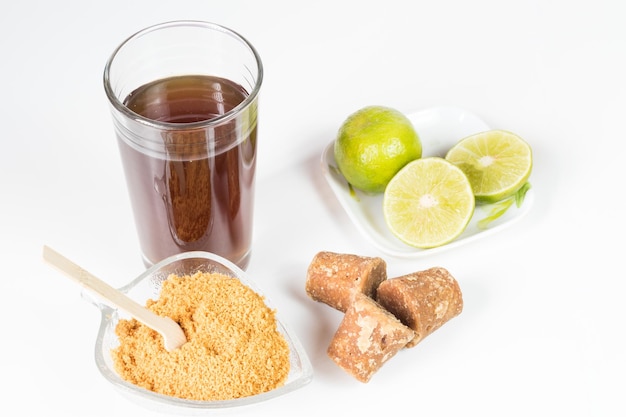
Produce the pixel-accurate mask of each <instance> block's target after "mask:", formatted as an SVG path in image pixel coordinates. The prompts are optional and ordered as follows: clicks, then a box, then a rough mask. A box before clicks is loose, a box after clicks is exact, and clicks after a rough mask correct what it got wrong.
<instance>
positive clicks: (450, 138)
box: [321, 107, 534, 258]
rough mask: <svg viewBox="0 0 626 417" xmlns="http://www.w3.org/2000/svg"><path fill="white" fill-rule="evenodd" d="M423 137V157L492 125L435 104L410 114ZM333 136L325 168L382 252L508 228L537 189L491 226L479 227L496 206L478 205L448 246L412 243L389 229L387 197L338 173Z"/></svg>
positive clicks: (399, 252) (406, 253)
mask: <svg viewBox="0 0 626 417" xmlns="http://www.w3.org/2000/svg"><path fill="white" fill-rule="evenodd" d="M407 117H408V118H409V119H410V120H411V122H412V123H413V126H414V127H415V130H416V131H417V133H418V134H419V136H420V139H421V141H422V156H423V157H427V156H440V157H444V156H445V154H446V152H447V151H448V149H450V148H451V147H452V146H453V145H455V144H456V143H457V142H458V141H459V140H461V139H463V138H464V137H466V136H469V135H472V134H474V133H479V132H484V131H486V130H489V129H490V128H489V126H487V124H486V123H485V122H483V121H482V120H481V119H479V118H478V117H477V116H475V115H474V114H472V113H470V112H468V111H466V110H463V109H460V108H456V107H435V108H431V109H426V110H422V111H419V112H416V113H412V114H408V115H407ZM333 146H334V141H333V142H331V143H330V144H329V145H328V146H327V147H326V149H324V152H323V154H322V162H321V165H322V172H323V174H324V177H325V178H326V181H328V184H329V185H330V188H331V189H332V190H333V192H334V193H335V195H336V196H337V199H338V200H339V202H340V203H341V206H342V207H343V208H344V210H345V211H346V213H347V214H348V217H350V219H351V220H352V222H353V223H354V225H355V226H356V228H357V229H358V230H359V232H361V234H362V235H363V236H364V237H365V238H367V239H368V240H369V241H370V242H371V243H372V244H373V245H374V246H376V247H377V248H378V249H380V250H381V251H382V252H384V253H386V254H388V255H392V256H396V257H404V258H417V257H422V256H425V255H428V254H432V253H435V252H441V251H444V250H447V249H451V248H454V247H457V246H460V245H463V244H466V243H469V242H472V241H475V240H476V239H481V238H484V237H487V236H490V235H491V234H492V233H495V232H497V231H499V230H502V229H503V228H504V227H506V226H509V225H511V224H513V223H514V222H516V221H518V220H520V219H521V218H522V217H523V216H524V215H526V213H528V211H529V210H530V208H531V206H532V204H533V200H534V193H533V190H532V188H531V189H530V190H528V192H527V193H526V196H525V198H524V201H523V204H522V205H521V207H517V206H516V205H515V204H512V205H511V206H510V207H509V209H508V210H507V211H506V213H504V215H502V216H501V217H499V218H498V219H497V220H495V221H493V222H491V223H489V225H488V227H487V228H480V227H479V226H478V222H480V221H481V220H482V219H484V218H485V217H487V216H489V214H490V213H491V212H492V210H494V209H495V207H494V205H489V204H488V205H477V206H476V210H475V211H474V216H473V217H472V220H471V221H470V223H469V225H468V226H467V228H466V229H465V231H464V232H463V233H462V234H461V235H460V236H459V237H458V238H457V239H455V240H454V241H452V242H451V243H448V244H447V245H443V246H439V247H437V248H432V249H418V248H414V247H411V246H409V245H407V244H405V243H404V242H402V241H400V240H399V239H398V238H397V237H395V236H394V235H393V234H392V233H391V231H390V230H389V229H388V228H387V225H386V223H385V219H384V216H383V208H382V206H383V196H382V194H378V195H369V194H365V193H362V192H360V191H359V190H356V189H353V188H351V187H350V186H349V185H348V183H347V182H346V180H345V178H344V177H343V176H342V175H341V173H340V172H339V169H338V168H337V164H336V162H335V157H334V150H333Z"/></svg>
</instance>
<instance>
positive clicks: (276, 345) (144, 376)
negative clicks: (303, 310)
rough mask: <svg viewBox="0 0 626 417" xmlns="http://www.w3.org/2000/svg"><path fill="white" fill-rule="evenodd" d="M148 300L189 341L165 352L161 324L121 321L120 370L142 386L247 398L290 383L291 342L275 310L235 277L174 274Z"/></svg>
mask: <svg viewBox="0 0 626 417" xmlns="http://www.w3.org/2000/svg"><path fill="white" fill-rule="evenodd" d="M146 306H147V307H148V308H149V309H151V310H152V311H154V312H155V313H157V314H159V315H161V316H167V317H171V318H172V319H173V320H174V321H176V322H177V323H179V324H180V326H181V327H182V329H183V331H184V332H185V335H186V336H187V343H185V344H184V345H183V346H181V347H180V348H179V349H176V350H174V351H171V352H169V351H167V350H166V349H165V348H164V346H163V338H162V337H161V335H160V334H158V333H157V332H156V331H154V330H152V329H150V328H148V327H147V326H145V325H143V324H141V323H139V322H138V321H136V320H135V319H130V320H120V321H119V323H118V324H117V327H116V334H117V336H118V338H119V340H120V345H119V346H118V347H116V348H115V349H113V350H112V356H113V361H114V363H115V369H116V371H117V372H118V373H119V374H120V376H121V377H122V378H123V379H125V380H127V381H129V382H131V383H133V384H136V385H139V386H141V387H144V388H146V389H148V390H151V391H154V392H158V393H161V394H165V395H169V396H173V397H179V398H185V399H192V400H203V401H214V400H228V399H235V398H241V397H247V396H250V395H255V394H259V393H263V392H266V391H269V390H272V389H274V388H276V387H279V386H281V385H283V384H284V383H285V381H286V380H287V376H288V374H289V346H288V345H287V342H286V341H285V339H284V337H283V335H282V334H281V333H280V332H278V330H277V327H276V317H275V311H274V310H272V309H270V308H269V307H267V305H266V304H265V302H264V299H263V297H262V296H260V295H259V294H257V293H256V292H254V291H253V290H252V289H251V288H250V287H248V286H246V285H244V284H243V283H241V281H239V280H238V279H236V278H232V277H228V276H225V275H221V274H213V273H202V272H199V273H196V274H194V275H188V276H180V277H179V276H175V275H172V276H170V277H169V278H168V279H167V280H166V281H165V282H164V283H163V287H162V290H161V294H160V296H159V299H158V300H156V301H155V300H148V302H147V303H146Z"/></svg>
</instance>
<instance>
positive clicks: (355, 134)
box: [334, 106, 422, 194]
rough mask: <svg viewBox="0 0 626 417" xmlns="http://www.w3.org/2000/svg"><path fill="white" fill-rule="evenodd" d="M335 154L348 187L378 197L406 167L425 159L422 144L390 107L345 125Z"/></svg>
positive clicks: (367, 111)
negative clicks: (416, 160)
mask: <svg viewBox="0 0 626 417" xmlns="http://www.w3.org/2000/svg"><path fill="white" fill-rule="evenodd" d="M334 154H335V161H336V162H337V165H338V168H339V170H340V171H341V173H342V174H343V176H344V177H345V178H346V181H348V183H350V184H351V185H352V186H353V187H355V188H358V189H360V190H362V191H365V192H367V193H371V194H376V193H382V192H383V191H384V190H385V187H386V186H387V184H388V183H389V181H390V180H391V178H393V176H394V175H395V174H396V173H397V172H398V171H399V170H400V169H401V168H402V167H403V166H405V165H406V164H407V163H409V162H410V161H413V160H415V159H418V158H420V157H421V156H422V143H421V141H420V138H419V136H418V134H417V132H416V131H415V128H414V127H413V124H412V123H411V121H410V120H409V119H408V118H407V117H406V116H405V115H404V114H403V113H401V112H399V111H398V110H395V109H392V108H389V107H383V106H368V107H364V108H362V109H360V110H358V111H356V112H355V113H353V114H351V115H350V116H348V118H347V119H346V120H345V121H344V122H343V124H342V125H341V127H340V128H339V132H338V133H337V138H336V140H335V145H334Z"/></svg>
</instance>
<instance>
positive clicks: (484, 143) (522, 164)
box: [446, 130, 533, 203]
mask: <svg viewBox="0 0 626 417" xmlns="http://www.w3.org/2000/svg"><path fill="white" fill-rule="evenodd" d="M446 159H447V160H448V161H450V162H452V163H453V164H454V165H456V166H458V167H459V168H460V169H461V170H462V171H463V172H465V175H467V178H469V181H470V184H471V185H472V189H473V190H474V195H475V196H476V201H477V202H483V203H495V202H497V201H500V200H503V199H505V198H507V197H509V196H511V195H513V194H515V192H517V191H518V190H519V189H520V188H521V187H522V186H523V185H524V184H525V183H526V182H527V181H528V177H530V172H531V170H532V166H533V162H532V150H531V148H530V145H528V143H526V142H525V141H524V140H523V139H522V138H520V137H519V136H517V135H516V134H514V133H511V132H507V131H505V130H490V131H487V132H482V133H478V134H475V135H472V136H468V137H466V138H465V139H461V141H459V142H458V143H457V144H456V145H454V146H453V147H452V148H451V149H450V150H449V151H448V154H447V155H446Z"/></svg>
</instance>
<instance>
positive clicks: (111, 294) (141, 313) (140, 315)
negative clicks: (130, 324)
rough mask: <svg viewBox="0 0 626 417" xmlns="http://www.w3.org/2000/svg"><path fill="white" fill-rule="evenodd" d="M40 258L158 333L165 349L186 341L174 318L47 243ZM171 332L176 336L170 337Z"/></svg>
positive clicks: (173, 347)
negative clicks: (121, 289)
mask: <svg viewBox="0 0 626 417" xmlns="http://www.w3.org/2000/svg"><path fill="white" fill-rule="evenodd" d="M43 258H44V260H45V261H46V262H48V263H49V264H50V265H52V266H54V267H56V268H57V269H59V270H60V271H61V272H63V273H65V274H66V275H67V276H68V277H69V278H72V279H73V280H74V281H76V282H77V283H78V284H80V285H82V286H83V287H85V288H87V289H89V290H91V291H93V292H95V293H96V294H98V295H99V296H100V297H102V298H103V299H104V300H106V301H108V302H109V303H110V304H112V305H113V306H115V307H117V308H119V309H120V310H123V311H125V312H126V313H128V314H130V315H131V316H133V317H134V318H136V319H137V320H138V321H140V322H141V323H143V324H145V325H146V326H148V327H150V328H152V329H154V330H156V331H158V332H159V333H161V334H162V335H163V337H164V339H165V345H166V346H165V347H166V348H167V349H168V350H172V349H175V348H176V347H179V346H180V345H182V344H183V343H185V342H186V338H185V336H184V333H183V332H182V329H181V328H180V326H179V325H178V324H177V323H176V322H175V321H174V320H172V319H170V318H169V317H161V316H159V315H157V314H156V313H154V312H152V311H151V310H148V309H147V308H145V307H143V306H142V305H140V304H139V303H137V302H136V301H134V300H133V299H131V298H130V297H128V296H127V295H126V294H124V293H123V292H121V291H119V290H117V289H115V288H113V287H111V286H110V285H109V284H107V283H106V282H104V281H102V280H100V279H99V278H97V277H95V276H94V275H92V274H91V273H89V272H88V271H86V270H84V269H83V268H81V267H80V266H78V265H76V264H75V263H74V262H72V261H70V260H69V259H67V258H66V257H64V256H63V255H61V254H60V253H58V252H56V251H55V250H53V249H51V248H50V247H48V246H44V247H43ZM181 334H182V336H181ZM172 335H176V336H175V337H174V338H173V337H172ZM172 339H174V340H172ZM175 345H178V346H175Z"/></svg>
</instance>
